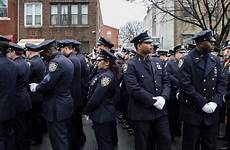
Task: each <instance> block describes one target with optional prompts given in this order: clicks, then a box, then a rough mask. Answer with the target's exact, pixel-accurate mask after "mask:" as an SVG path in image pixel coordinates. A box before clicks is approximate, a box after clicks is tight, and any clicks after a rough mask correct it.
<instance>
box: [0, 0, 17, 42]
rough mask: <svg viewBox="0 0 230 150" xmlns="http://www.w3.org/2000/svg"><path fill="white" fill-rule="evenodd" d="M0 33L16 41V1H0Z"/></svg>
mask: <svg viewBox="0 0 230 150" xmlns="http://www.w3.org/2000/svg"><path fill="white" fill-rule="evenodd" d="M0 35H4V36H8V38H10V39H11V40H12V41H14V42H15V41H17V1H14V0H1V1H0Z"/></svg>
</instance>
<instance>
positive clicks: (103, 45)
mask: <svg viewBox="0 0 230 150" xmlns="http://www.w3.org/2000/svg"><path fill="white" fill-rule="evenodd" d="M113 46H114V44H113V43H111V42H110V41H109V40H107V39H105V38H104V37H100V38H99V39H98V41H97V43H96V47H95V55H96V56H95V57H96V58H97V56H98V54H99V53H100V51H101V49H104V50H107V51H110V50H111V48H112V47H113ZM97 73H98V69H97V64H96V63H95V64H94V67H92V70H91V71H90V75H89V81H91V79H92V78H93V77H94V76H95V75H96V74H97Z"/></svg>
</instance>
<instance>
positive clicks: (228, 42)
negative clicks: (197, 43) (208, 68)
mask: <svg viewBox="0 0 230 150" xmlns="http://www.w3.org/2000/svg"><path fill="white" fill-rule="evenodd" d="M227 48H230V40H229V41H226V42H225V44H224V47H223V50H225V49H227Z"/></svg>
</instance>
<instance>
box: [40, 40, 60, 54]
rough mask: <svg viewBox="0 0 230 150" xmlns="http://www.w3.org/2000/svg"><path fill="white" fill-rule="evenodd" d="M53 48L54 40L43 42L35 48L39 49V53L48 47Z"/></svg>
mask: <svg viewBox="0 0 230 150" xmlns="http://www.w3.org/2000/svg"><path fill="white" fill-rule="evenodd" d="M55 46H56V40H45V41H43V42H42V43H40V44H39V45H37V48H38V49H39V51H41V50H43V51H45V50H47V49H49V48H50V47H55Z"/></svg>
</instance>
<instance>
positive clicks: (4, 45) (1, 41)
mask: <svg viewBox="0 0 230 150" xmlns="http://www.w3.org/2000/svg"><path fill="white" fill-rule="evenodd" d="M9 42H10V40H9V39H8V38H6V37H4V36H2V35H0V47H1V48H0V50H4V51H5V50H7V49H8V46H9Z"/></svg>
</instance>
